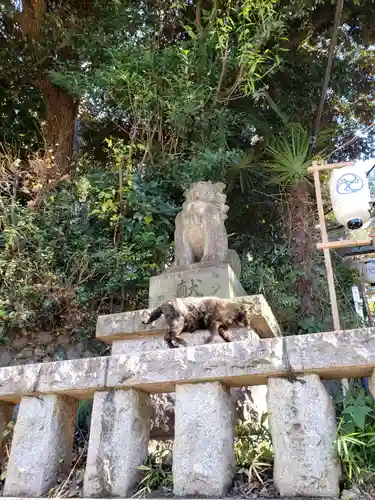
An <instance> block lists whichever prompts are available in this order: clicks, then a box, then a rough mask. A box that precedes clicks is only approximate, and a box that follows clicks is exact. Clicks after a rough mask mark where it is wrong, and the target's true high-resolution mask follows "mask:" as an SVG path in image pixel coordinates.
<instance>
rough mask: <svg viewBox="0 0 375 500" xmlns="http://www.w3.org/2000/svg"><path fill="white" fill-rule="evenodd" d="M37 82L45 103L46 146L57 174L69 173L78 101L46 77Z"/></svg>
mask: <svg viewBox="0 0 375 500" xmlns="http://www.w3.org/2000/svg"><path fill="white" fill-rule="evenodd" d="M37 84H38V86H39V88H40V91H41V93H42V96H43V100H44V102H45V105H46V112H47V116H46V122H45V125H44V130H43V132H44V138H45V141H46V147H47V148H48V149H49V150H50V151H52V152H53V157H54V163H55V165H56V167H57V170H58V172H59V174H61V175H64V174H66V173H69V170H70V165H71V162H72V157H73V140H74V123H75V119H76V116H77V111H78V101H76V100H74V99H73V98H72V97H71V96H70V95H69V94H67V93H66V92H65V91H64V90H63V89H62V88H60V87H57V86H56V85H53V84H52V83H51V82H50V81H49V80H48V79H47V78H46V77H42V78H39V79H38V80H37Z"/></svg>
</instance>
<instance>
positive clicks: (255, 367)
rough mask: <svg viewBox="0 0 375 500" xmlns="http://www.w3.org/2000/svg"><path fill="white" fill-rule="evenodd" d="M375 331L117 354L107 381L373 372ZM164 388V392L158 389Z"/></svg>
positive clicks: (154, 382)
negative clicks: (133, 354) (290, 370)
mask: <svg viewBox="0 0 375 500" xmlns="http://www.w3.org/2000/svg"><path fill="white" fill-rule="evenodd" d="M374 333H375V330H374V329H371V328H368V329H361V330H349V331H342V332H338V333H334V332H328V333H318V334H311V335H298V336H293V337H285V338H275V339H264V340H259V343H258V345H255V344H253V343H251V342H246V341H244V342H232V343H229V344H221V345H218V344H216V345H215V344H212V345H204V346H198V347H195V348H187V349H170V350H165V351H162V350H161V351H155V352H144V353H141V354H139V355H137V356H133V357H132V358H130V357H128V356H118V357H115V356H114V357H112V358H111V359H110V362H109V371H108V379H107V381H108V384H109V385H111V386H118V387H136V386H140V387H146V386H147V385H149V388H148V389H147V390H150V391H151V392H152V391H153V390H154V391H155V392H159V391H160V392H164V391H166V392H168V391H173V390H174V384H173V383H171V382H172V379H174V382H175V383H191V382H199V381H201V382H203V381H209V380H221V381H222V382H224V383H225V384H226V385H229V386H246V385H262V384H265V383H266V382H267V378H268V377H271V376H282V375H285V374H286V373H287V372H288V369H289V368H288V359H289V362H290V366H291V369H292V370H293V371H294V372H296V373H304V372H305V373H318V374H319V375H320V376H323V377H324V378H326V379H337V378H338V377H340V376H341V377H360V376H368V375H369V374H371V373H372V369H373V366H375V335H374ZM158 389H159V391H158Z"/></svg>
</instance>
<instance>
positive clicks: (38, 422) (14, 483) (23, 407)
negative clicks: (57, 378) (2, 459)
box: [4, 395, 77, 497]
mask: <svg viewBox="0 0 375 500" xmlns="http://www.w3.org/2000/svg"><path fill="white" fill-rule="evenodd" d="M76 414H77V400H75V399H72V398H67V397H63V396H52V395H49V396H40V397H23V398H22V401H21V404H20V408H19V411H18V417H17V423H16V425H15V427H14V434H13V441H12V448H11V452H10V458H9V464H8V472H7V477H6V480H5V486H4V496H6V497H41V496H43V495H45V494H46V493H47V492H48V490H49V489H50V488H51V487H52V486H55V484H56V480H57V474H58V473H62V474H65V473H68V471H69V469H70V467H71V460H72V446H73V437H74V430H75V419H76Z"/></svg>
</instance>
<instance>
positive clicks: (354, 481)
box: [337, 383, 375, 487]
mask: <svg viewBox="0 0 375 500" xmlns="http://www.w3.org/2000/svg"><path fill="white" fill-rule="evenodd" d="M337 405H338V408H339V412H340V419H339V425H338V430H337V451H338V454H339V456H340V459H341V464H342V467H343V473H344V478H345V482H346V486H347V487H351V486H353V485H358V486H363V485H364V484H374V479H375V451H374V450H375V415H374V410H375V407H374V402H373V400H372V398H371V397H369V396H366V394H365V392H364V390H363V389H362V388H359V387H354V385H353V383H352V384H351V388H350V391H349V392H348V393H347V394H346V396H345V397H344V398H343V399H339V400H338V401H337Z"/></svg>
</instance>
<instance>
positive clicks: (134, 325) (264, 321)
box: [96, 295, 280, 354]
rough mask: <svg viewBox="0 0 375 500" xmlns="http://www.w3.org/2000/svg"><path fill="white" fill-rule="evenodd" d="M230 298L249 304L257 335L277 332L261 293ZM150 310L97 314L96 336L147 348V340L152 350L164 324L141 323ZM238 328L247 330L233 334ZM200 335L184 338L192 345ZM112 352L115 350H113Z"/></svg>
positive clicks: (275, 333) (159, 320)
mask: <svg viewBox="0 0 375 500" xmlns="http://www.w3.org/2000/svg"><path fill="white" fill-rule="evenodd" d="M233 298H235V299H236V300H237V301H239V302H244V303H246V304H248V305H249V306H250V307H251V315H252V328H253V329H254V330H255V331H256V332H257V333H258V334H259V336H260V337H262V338H269V337H276V336H278V335H280V327H279V325H278V324H277V321H276V319H275V317H274V316H273V314H272V311H271V309H270V307H269V306H268V304H267V302H266V300H265V298H264V297H263V295H250V296H246V295H245V296H243V297H234V296H233ZM150 312H151V310H150V309H141V310H139V311H131V312H124V313H119V314H108V315H104V316H99V318H98V322H97V325H96V337H97V338H99V339H100V340H102V341H103V342H109V343H112V342H114V341H118V340H123V341H124V342H125V341H126V342H129V340H130V339H131V340H132V345H133V346H134V347H136V348H140V349H142V350H145V349H146V350H147V348H148V345H147V343H149V348H150V349H151V350H152V349H154V348H155V347H156V345H157V337H161V338H162V336H163V335H164V333H165V330H166V328H167V325H166V322H165V320H164V318H163V317H161V318H159V319H158V320H156V321H155V322H154V323H152V324H150V325H144V324H143V323H142V321H143V320H146V319H148V317H149V315H150ZM240 331H243V332H246V329H236V330H235V333H234V334H235V335H239V336H241V335H243V333H239V332H240ZM236 332H238V333H236ZM202 335H206V336H207V335H208V333H207V332H206V333H204V331H200V332H195V333H194V334H186V335H185V337H184V338H186V339H187V340H188V341H189V343H190V339H192V340H191V342H192V345H195V343H197V342H199V340H198V339H200V338H202ZM194 336H197V340H195V341H194V340H193V338H194ZM236 340H237V339H236ZM160 345H162V344H160ZM137 346H138V347H137ZM164 346H165V344H164ZM132 352H133V351H132ZM112 354H114V353H113V352H112Z"/></svg>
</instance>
